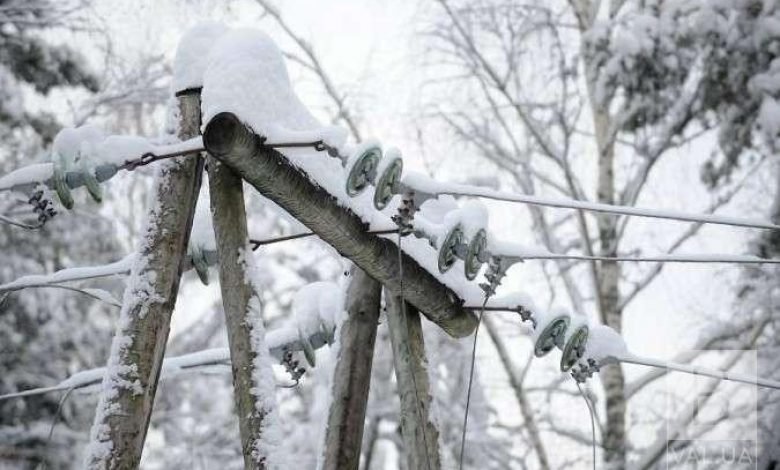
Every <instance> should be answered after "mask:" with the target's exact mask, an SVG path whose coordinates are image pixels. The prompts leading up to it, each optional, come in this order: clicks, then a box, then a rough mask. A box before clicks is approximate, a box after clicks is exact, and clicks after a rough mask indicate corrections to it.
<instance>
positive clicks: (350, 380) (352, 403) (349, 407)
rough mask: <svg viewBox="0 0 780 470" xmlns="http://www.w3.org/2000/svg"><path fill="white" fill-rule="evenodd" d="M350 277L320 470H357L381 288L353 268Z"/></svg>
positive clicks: (359, 270) (357, 269)
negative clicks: (345, 314)
mask: <svg viewBox="0 0 780 470" xmlns="http://www.w3.org/2000/svg"><path fill="white" fill-rule="evenodd" d="M351 277H352V280H351V282H350V284H349V288H348V289H347V318H346V320H345V321H344V323H342V325H341V331H340V334H339V353H338V358H337V362H336V368H335V371H334V373H333V386H332V387H333V388H332V395H331V402H330V411H329V412H328V427H327V430H326V433H325V460H324V464H323V466H322V468H323V470H357V469H358V467H359V465H360V450H361V443H362V442H363V425H364V423H365V420H366V407H367V404H368V391H369V385H370V383H371V366H372V361H373V358H374V344H375V342H376V330H377V325H378V323H379V308H380V302H381V297H382V286H381V285H380V284H379V283H378V282H376V281H375V280H374V279H372V278H371V277H369V276H368V275H367V274H366V273H365V272H363V271H362V270H361V269H360V268H353V269H352V272H351Z"/></svg>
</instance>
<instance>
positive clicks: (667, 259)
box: [499, 253, 780, 264]
mask: <svg viewBox="0 0 780 470" xmlns="http://www.w3.org/2000/svg"><path fill="white" fill-rule="evenodd" d="M499 256H500V255H499ZM522 259H536V260H552V259H562V260H575V261H617V262H629V263H631V262H633V263H703V264H713V263H729V264H780V259H770V258H759V257H757V256H748V255H726V254H720V253H718V254H711V255H709V254H690V255H656V256H589V255H565V254H559V253H549V254H546V253H544V254H528V255H523V256H522Z"/></svg>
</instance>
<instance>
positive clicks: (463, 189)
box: [409, 181, 780, 230]
mask: <svg viewBox="0 0 780 470" xmlns="http://www.w3.org/2000/svg"><path fill="white" fill-rule="evenodd" d="M409 183H410V187H412V188H413V187H414V186H415V184H414V181H410V182H409ZM420 186H421V187H424V186H425V185H424V184H422V185H420ZM428 186H430V188H428V190H421V192H423V193H433V194H436V195H440V194H446V195H450V196H470V197H479V198H483V199H490V200H494V201H504V202H517V203H522V204H528V205H534V206H543V207H554V208H558V209H576V210H584V211H589V212H600V213H604V214H613V215H625V216H632V217H646V218H653V219H669V220H678V221H682V222H697V223H703V224H715V225H729V226H734V227H746V228H758V229H769V230H780V225H777V224H773V223H771V222H767V221H762V220H752V219H745V218H741V217H729V216H718V215H712V214H691V213H687V212H679V211H672V210H661V209H650V208H640V207H631V206H620V205H612V204H600V203H592V202H584V201H577V200H574V199H555V198H546V197H541V196H532V195H528V194H518V193H507V192H502V191H495V190H492V189H489V188H481V187H479V186H470V185H464V184H440V183H437V182H431V183H430V184H429V185H428Z"/></svg>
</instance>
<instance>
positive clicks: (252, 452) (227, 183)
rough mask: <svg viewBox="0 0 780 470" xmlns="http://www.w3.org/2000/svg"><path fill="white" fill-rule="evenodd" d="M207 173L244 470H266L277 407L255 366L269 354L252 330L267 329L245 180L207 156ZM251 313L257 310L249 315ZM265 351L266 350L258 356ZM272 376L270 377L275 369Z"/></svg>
mask: <svg viewBox="0 0 780 470" xmlns="http://www.w3.org/2000/svg"><path fill="white" fill-rule="evenodd" d="M208 172H209V189H210V194H211V212H212V214H213V221H214V235H215V238H216V245H217V259H218V260H219V261H218V262H219V284H220V287H221V289H222V307H223V309H224V310H225V323H226V325H227V332H228V342H229V344H230V362H231V368H232V371H233V394H234V396H235V400H236V413H237V414H238V423H239V430H240V433H241V449H242V451H243V454H244V468H246V469H250V468H253V469H264V468H267V462H266V457H267V456H265V455H259V454H258V452H257V449H258V448H260V447H262V445H261V442H262V441H261V440H262V439H263V436H264V434H265V432H264V424H265V418H266V416H268V414H269V413H271V412H272V410H271V409H269V405H268V404H269V403H274V400H275V397H260V396H258V393H260V392H258V390H260V389H261V388H262V387H259V385H260V384H257V383H255V382H256V381H257V380H258V379H259V375H258V374H256V373H255V368H256V367H257V364H256V363H255V361H256V359H257V358H258V356H265V357H267V356H268V350H267V346H266V345H265V341H264V340H263V341H260V342H259V344H258V341H257V336H256V335H257V334H259V333H258V332H256V331H253V327H254V328H257V327H258V326H259V327H260V328H262V318H261V317H260V312H259V310H258V309H260V307H261V303H260V299H259V297H258V293H257V292H255V289H254V287H253V285H252V283H251V281H250V276H251V273H249V272H248V260H247V259H246V258H245V257H247V256H251V255H252V251H251V250H250V249H249V248H248V234H247V222H246V208H245V206H244V190H243V181H242V180H241V178H239V177H238V176H236V174H235V173H234V172H233V170H231V169H230V168H228V167H227V166H225V165H223V164H222V163H220V162H219V160H216V159H214V158H213V157H208ZM253 297H254V299H253ZM250 302H252V303H253V305H250ZM251 308H254V309H255V310H256V311H255V312H253V313H250V309H251ZM257 322H260V325H258V324H257ZM261 331H263V330H261ZM253 339H254V341H253ZM260 347H263V348H266V350H265V351H258V350H257V349H258V348H260ZM268 372H269V374H268V375H270V370H269V371H268ZM270 378H272V377H270Z"/></svg>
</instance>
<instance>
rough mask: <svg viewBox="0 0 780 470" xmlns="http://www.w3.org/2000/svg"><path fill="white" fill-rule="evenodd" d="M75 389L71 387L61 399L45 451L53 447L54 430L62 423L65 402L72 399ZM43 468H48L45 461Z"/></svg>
mask: <svg viewBox="0 0 780 470" xmlns="http://www.w3.org/2000/svg"><path fill="white" fill-rule="evenodd" d="M75 389H76V388H75V387H70V388H68V389H67V390H65V393H64V394H63V395H62V398H61V399H60V402H59V404H58V405H57V412H56V413H55V414H54V418H53V419H52V421H51V427H50V428H49V436H48V437H47V438H46V445H45V446H44V449H48V448H49V447H50V446H51V440H52V438H53V437H54V428H55V427H56V426H57V423H58V422H59V421H60V417H61V416H62V409H63V408H64V407H65V402H66V401H67V400H68V397H70V394H71V393H72V392H73V390H75ZM41 466H42V468H46V463H45V461H43V463H42V464H41Z"/></svg>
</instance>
